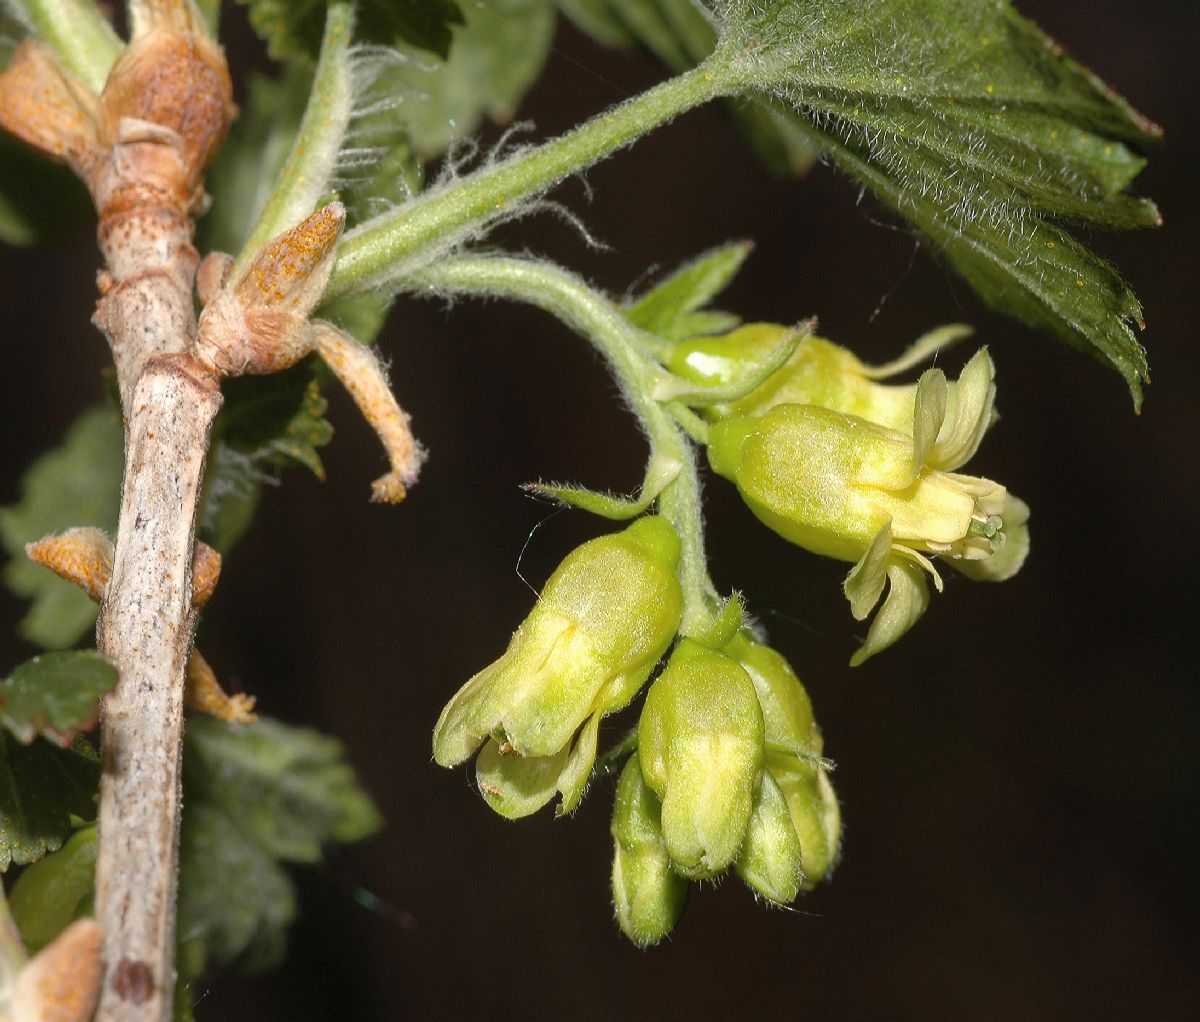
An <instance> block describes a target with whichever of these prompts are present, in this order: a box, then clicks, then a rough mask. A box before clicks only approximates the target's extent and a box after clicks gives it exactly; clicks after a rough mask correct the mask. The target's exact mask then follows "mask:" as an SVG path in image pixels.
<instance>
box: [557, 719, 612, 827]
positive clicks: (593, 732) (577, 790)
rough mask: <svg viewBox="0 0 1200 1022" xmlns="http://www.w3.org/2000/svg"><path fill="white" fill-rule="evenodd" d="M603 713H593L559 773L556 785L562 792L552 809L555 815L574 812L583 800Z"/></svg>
mask: <svg viewBox="0 0 1200 1022" xmlns="http://www.w3.org/2000/svg"><path fill="white" fill-rule="evenodd" d="M601 716H603V714H601V713H599V712H597V713H593V714H592V715H591V716H590V717H589V718H588V721H587V723H586V724H584V725H583V730H581V731H580V732H579V737H578V738H577V739H575V746H574V748H572V749H571V755H570V757H569V758H568V759H567V763H566V766H564V767H563V769H562V773H561V774H560V775H559V778H558V782H557V787H558V790H559V791H561V792H562V802H561V804H560V805H559V806H558V808H557V809H555V810H554V815H555V816H566V815H567V814H568V813H573V812H575V810H576V808H578V806H579V803H580V802H581V801H583V793H584V792H585V791H586V790H587V785H588V781H589V780H590V779H591V776H592V767H593V766H594V765H595V763H596V746H597V744H598V743H599V740H600V718H601Z"/></svg>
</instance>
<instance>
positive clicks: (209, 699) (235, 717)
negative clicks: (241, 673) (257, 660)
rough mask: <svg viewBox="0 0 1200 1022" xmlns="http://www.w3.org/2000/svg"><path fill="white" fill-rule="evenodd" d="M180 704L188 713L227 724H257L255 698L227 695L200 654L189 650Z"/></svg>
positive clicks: (239, 694)
mask: <svg viewBox="0 0 1200 1022" xmlns="http://www.w3.org/2000/svg"><path fill="white" fill-rule="evenodd" d="M183 701H184V704H185V705H186V706H187V708H188V709H189V710H197V711H198V712H200V713H207V714H208V715H209V716H210V717H215V718H216V719H217V720H220V721H223V722H224V723H226V724H253V723H254V722H255V721H256V720H258V715H257V714H256V713H255V712H254V703H255V699H254V696H252V695H246V694H245V693H244V692H235V693H234V694H233V695H229V694H228V693H227V692H226V691H225V690H224V689H223V688H221V683H220V682H219V681H217V676H216V674H215V673H214V672H213V669H212V667H210V666H209V663H208V661H207V660H205V659H204V657H202V656H201V655H200V652H199V650H195V649H194V650H192V655H191V656H190V657H189V658H188V662H187V674H186V681H185V683H184V689H183Z"/></svg>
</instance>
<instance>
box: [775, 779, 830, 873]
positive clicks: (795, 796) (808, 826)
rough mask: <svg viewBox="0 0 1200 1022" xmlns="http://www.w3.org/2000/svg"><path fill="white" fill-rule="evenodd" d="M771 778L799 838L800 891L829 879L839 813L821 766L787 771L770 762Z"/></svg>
mask: <svg viewBox="0 0 1200 1022" xmlns="http://www.w3.org/2000/svg"><path fill="white" fill-rule="evenodd" d="M769 772H770V775H771V777H772V778H773V779H774V780H775V782H776V783H777V784H778V785H779V788H780V790H781V791H782V792H783V795H784V797H785V798H786V799H787V803H788V809H789V810H790V812H791V814H792V826H793V827H795V829H796V837H798V838H799V839H800V848H801V851H802V854H801V857H800V868H801V871H802V872H803V874H804V881H803V883H802V884H801V889H802V890H810V889H811V888H813V887H815V886H816V885H817V883H819V882H820V881H821V880H823V879H824V878H825V877H826V876H828V874H829V872H830V870H832V869H833V867H834V865H835V863H836V862H837V857H838V851H839V849H840V848H841V841H842V810H841V807H840V806H839V805H838V800H837V795H836V794H835V793H834V790H833V785H832V784H830V783H829V775H828V774H827V773H826V772H825V769H824V767H820V766H818V767H815V768H812V769H808V770H805V769H796V770H791V771H789V770H787V769H785V768H784V767H783V766H782V765H781V764H779V763H778V762H777V761H776V760H774V759H772V760H771V765H770V767H769Z"/></svg>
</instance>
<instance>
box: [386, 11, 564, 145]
mask: <svg viewBox="0 0 1200 1022" xmlns="http://www.w3.org/2000/svg"><path fill="white" fill-rule="evenodd" d="M464 12H465V14H466V19H465V24H464V25H463V26H462V27H461V28H459V29H458V30H456V31H455V33H454V45H453V46H452V47H451V48H450V53H449V56H448V57H447V58H446V59H445V60H442V61H431V60H430V59H429V57H428V55H427V54H425V55H423V54H421V53H418V52H416V51H414V50H412V49H411V48H405V47H400V51H401V53H405V54H407V56H408V58H409V59H408V60H407V61H406V62H405V63H403V64H401V65H399V66H398V67H396V69H395V71H394V72H393V75H394V79H393V80H394V81H395V83H396V85H395V88H396V92H397V94H398V95H402V96H403V97H404V100H403V102H402V103H401V104H400V105H399V108H398V109H397V111H396V113H397V117H398V119H399V120H400V122H401V123H403V125H404V127H405V130H406V131H407V132H408V135H409V137H410V138H411V140H412V144H413V146H414V147H415V149H416V151H417V152H418V153H419V155H420V156H421V157H422V158H423V159H431V158H433V157H435V156H438V155H440V154H441V153H442V152H444V151H445V150H446V148H447V147H448V146H449V145H450V143H451V142H453V141H454V140H456V139H462V138H469V137H470V136H471V135H472V134H473V133H474V131H475V129H476V128H477V127H478V126H479V123H480V121H481V120H482V119H483V118H484V117H485V116H487V117H490V118H491V119H492V120H494V121H499V122H502V123H503V122H506V121H509V120H511V119H512V117H513V115H514V114H515V113H516V110H517V106H518V105H519V103H520V101H521V99H522V97H523V96H524V95H525V93H526V91H527V90H528V89H529V87H530V86H531V85H532V84H533V83H534V81H535V80H536V79H537V77H538V75H539V74H540V73H541V70H542V65H543V64H544V63H545V60H546V55H547V54H548V53H549V50H550V43H551V41H552V39H553V36H554V12H553V10H552V9H551V6H550V2H549V0H492V2H491V3H489V4H487V5H479V4H469V5H465V6H464Z"/></svg>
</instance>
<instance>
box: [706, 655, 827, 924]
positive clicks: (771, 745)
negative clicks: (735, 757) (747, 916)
mask: <svg viewBox="0 0 1200 1022" xmlns="http://www.w3.org/2000/svg"><path fill="white" fill-rule="evenodd" d="M729 654H730V656H733V657H735V658H736V659H737V661H738V663H740V664H741V665H742V667H744V668H745V670H746V673H747V674H749V675H750V679H751V681H753V682H754V688H755V691H756V692H757V693H758V701H759V704H760V705H761V707H762V713H763V721H764V735H765V744H766V759H765V771H764V774H763V783H762V788H761V789H760V793H759V798H758V801H757V802H756V803H755V809H754V817H753V819H752V820H751V823H750V832H749V834H748V835H747V837H746V845H745V847H744V848H743V850H742V854H741V856H740V857H739V859H738V874H739V875H740V876H741V877H742V879H743V880H744V881H745V883H746V884H747V886H749V887H750V888H752V889H753V890H755V891H757V892H758V893H759V894H761V895H762V896H763V897H765V898H768V899H770V900H771V901H775V902H778V903H780V904H785V903H787V902H789V901H791V900H792V899H794V898H795V896H796V894H797V893H799V891H801V890H807V889H809V888H811V887H813V886H814V885H815V884H816V883H817V882H818V881H820V880H822V879H823V878H824V877H825V876H826V875H827V874H828V872H829V870H830V869H831V868H832V866H833V864H834V861H835V860H836V858H837V852H838V847H839V845H840V842H841V815H840V812H839V809H838V803H837V797H836V796H835V795H834V792H833V786H832V785H831V784H830V783H829V778H828V774H827V772H826V770H825V766H824V764H823V762H822V760H821V751H822V742H821V733H820V731H819V730H818V729H817V726H816V722H815V721H814V720H813V712H812V702H811V701H810V700H809V698H808V693H807V692H806V691H805V690H804V686H803V685H802V684H801V683H800V679H799V678H798V677H796V673H795V672H794V671H793V670H792V668H791V665H790V664H788V662H787V660H785V659H784V658H783V657H782V656H781V655H780V654H779V653H778V652H776V651H775V650H773V649H771V648H770V647H769V646H764V645H762V644H761V643H757V642H754V641H753V639H751V638H750V637H749V635H748V634H747V633H745V632H743V633H742V634H740V635H739V636H738V637H737V638H736V639H734V640H733V642H731V643H730V644H729ZM768 781H769V782H770V783H768ZM781 803H782V805H781ZM781 809H782V812H781ZM785 820H786V824H787V826H786V827H785V826H784V823H785ZM793 876H796V880H795V890H794V891H793V890H792V881H791V879H790V878H791V877H793ZM789 891H791V893H790V895H789V894H788V892H789ZM785 895H787V896H785Z"/></svg>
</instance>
